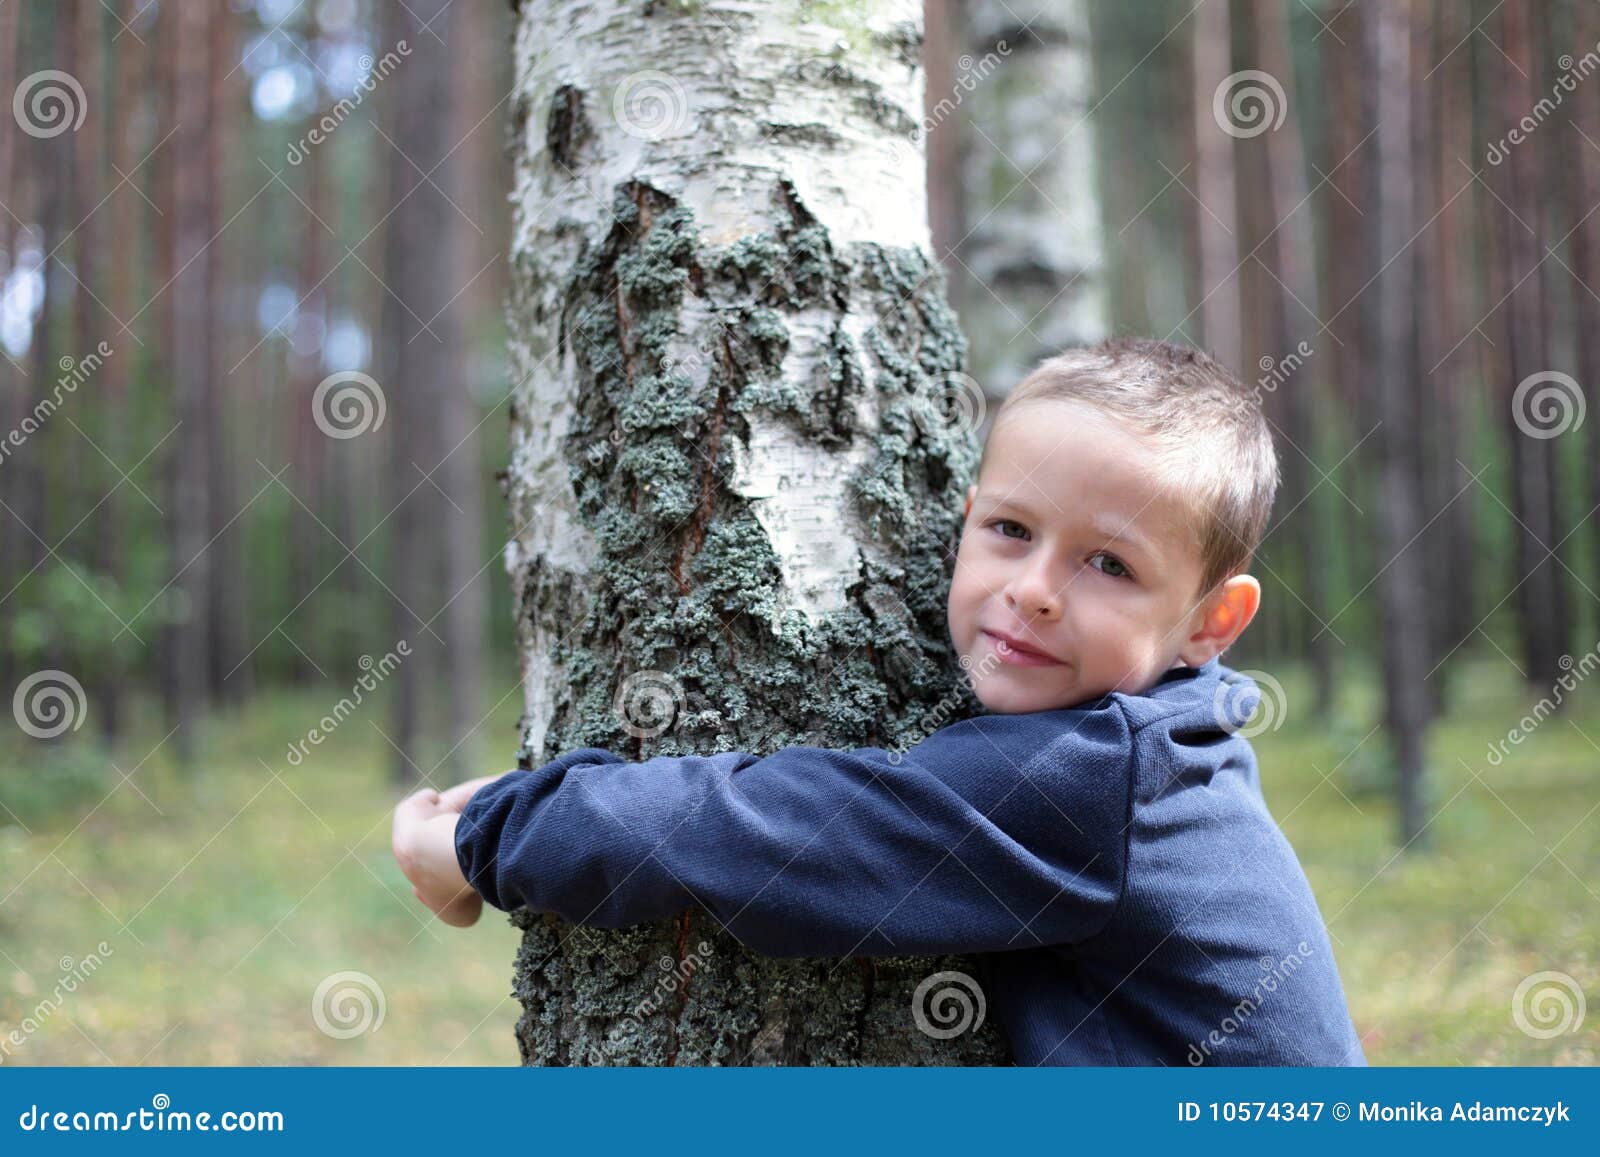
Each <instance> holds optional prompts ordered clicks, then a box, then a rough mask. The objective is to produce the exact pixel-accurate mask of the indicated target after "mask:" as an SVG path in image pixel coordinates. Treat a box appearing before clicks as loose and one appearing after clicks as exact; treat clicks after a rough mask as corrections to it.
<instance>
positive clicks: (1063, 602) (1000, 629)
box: [949, 400, 1213, 714]
mask: <svg viewBox="0 0 1600 1157" xmlns="http://www.w3.org/2000/svg"><path fill="white" fill-rule="evenodd" d="M1163 467H1164V463H1163V462H1162V460H1161V459H1160V458H1159V456H1158V454H1157V452H1156V451H1155V449H1154V448H1153V447H1151V446H1149V445H1147V444H1146V442H1145V441H1144V440H1143V439H1141V438H1140V437H1139V435H1138V434H1136V433H1135V432H1133V431H1132V430H1130V429H1129V428H1127V427H1126V426H1124V425H1123V424H1121V423H1119V422H1118V421H1117V420H1115V419H1114V418H1111V417H1109V416H1108V415H1105V414H1102V413H1101V412H1099V411H1098V410H1095V409H1092V408H1090V407H1087V406H1083V405H1080V404H1077V403H1073V402H1063V401H1055V400H1052V401H1045V402H1033V403H1025V404H1023V405H1022V406H1020V407H1018V408H1016V409H1014V410H1012V411H1011V412H1009V413H1007V414H1006V415H1005V416H1004V418H1003V419H1002V421H1001V422H1000V423H999V424H997V425H996V427H995V428H994V430H993V431H992V432H991V434H990V438H989V446H988V454H987V458H986V460H985V462H984V466H983V471H982V473H981V475H980V476H979V478H978V482H977V485H976V486H974V487H972V488H970V489H969V490H968V492H967V511H966V522H965V524H964V526H963V527H962V533H961V547H960V551H959V553H958V555H957V558H956V571H955V578H954V581H953V582H952V584H951V588H950V605H949V622H950V639H951V642H952V643H953V644H954V646H955V648H956V652H957V654H959V655H962V656H965V657H967V658H968V659H969V660H970V664H971V665H970V666H969V667H968V671H969V673H970V675H971V677H972V679H973V686H974V690H975V692H976V693H977V696H978V698H979V699H980V700H981V701H982V702H983V704H984V706H985V707H987V708H989V710H991V711H996V712H1002V713H1006V714H1012V713H1017V712H1024V711H1047V710H1052V709H1054V708H1058V707H1069V706H1072V705H1073V704H1075V703H1082V702H1084V701H1086V700H1090V699H1095V698H1098V697H1099V696H1101V695H1103V694H1105V693H1106V692H1108V691H1114V690H1117V691H1127V692H1137V691H1142V690H1144V689H1146V688H1147V687H1149V686H1150V685H1151V684H1152V683H1154V682H1155V681H1156V680H1157V679H1158V678H1160V677H1161V674H1162V673H1163V672H1164V671H1166V670H1167V669H1168V668H1170V667H1172V666H1173V665H1174V664H1175V663H1176V662H1177V661H1179V660H1180V659H1181V660H1183V661H1184V662H1185V663H1190V664H1191V665H1195V666H1198V665H1199V664H1200V663H1203V662H1205V660H1206V659H1207V658H1209V657H1210V654H1211V653H1213V651H1212V649H1208V648H1206V647H1205V646H1203V645H1202V646H1198V647H1197V646H1195V644H1194V642H1193V641H1192V640H1191V634H1192V632H1193V631H1194V630H1195V628H1196V625H1197V622H1198V620H1200V619H1204V618H1205V613H1204V611H1202V610H1201V609H1200V607H1199V606H1198V604H1197V599H1198V588H1199V585H1200V579H1201V573H1202V568H1201V560H1200V555H1199V548H1198V545H1197V542H1196V540H1195V538H1194V537H1193V536H1192V521H1193V516H1192V513H1191V511H1190V510H1189V509H1188V508H1187V507H1186V506H1185V505H1183V503H1182V502H1181V500H1180V499H1179V498H1178V496H1177V495H1175V494H1174V493H1173V492H1172V490H1171V489H1170V486H1164V485H1163V482H1162V479H1163V477H1170V467H1168V471H1169V472H1168V473H1166V474H1164V473H1163ZM1000 636H1009V637H1010V639H1012V640H1014V641H1015V642H1017V643H1020V644H1023V645H1025V646H1026V647H1029V648H1032V649H1034V651H1036V652H1040V653H1041V654H1038V655H1034V654H1027V653H1019V652H1018V651H1017V650H1015V649H1010V648H1008V647H1007V646H1006V644H1005V643H1004V642H1003V641H1002V639H1001V638H1000ZM1191 653H1192V658H1193V659H1194V660H1197V661H1195V662H1191Z"/></svg>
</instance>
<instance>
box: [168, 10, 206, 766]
mask: <svg viewBox="0 0 1600 1157" xmlns="http://www.w3.org/2000/svg"><path fill="white" fill-rule="evenodd" d="M171 15H172V22H173V25H172V32H171V36H170V39H169V44H170V46H171V49H172V52H173V55H174V62H173V68H174V89H173V92H174V103H175V105H176V108H177V111H178V120H177V122H176V131H175V132H174V133H173V139H172V165H173V179H172V187H173V205H174V220H173V225H172V236H173V245H174V249H173V269H174V270H177V271H179V272H178V277H177V281H176V282H175V283H174V284H173V286H172V289H171V290H170V292H171V294H172V335H171V342H172V368H173V387H174V391H175V393H176V395H177V401H178V405H177V409H178V417H179V419H180V420H181V421H182V425H181V426H180V427H179V428H178V432H177V434H176V435H175V437H174V441H175V442H176V451H175V462H174V464H173V471H174V477H173V483H172V505H171V506H170V507H169V509H168V518H169V525H170V527H171V532H170V533H171V549H172V569H173V573H174V576H175V577H174V580H173V583H172V589H173V591H174V592H175V593H176V594H177V596H178V605H179V611H178V619H177V621H176V623H174V625H173V627H172V630H171V645H170V646H169V647H168V649H167V652H166V656H167V662H168V665H169V675H168V678H169V681H170V687H171V692H172V696H173V701H172V708H173V712H174V720H173V721H174V722H175V723H176V724H177V726H178V732H177V735H176V736H175V738H174V744H175V750H176V752H177V755H178V759H179V761H180V762H181V763H182V764H184V765H185V766H188V765H190V764H191V763H192V762H193V759H194V754H195V745H196V741H197V736H196V734H195V729H196V726H197V724H198V723H199V720H200V718H201V716H202V714H203V713H204V710H205V708H206V706H207V704H208V701H209V687H208V682H209V680H208V678H207V676H208V672H209V665H208V661H209V657H210V651H211V648H210V643H209V639H208V628H209V627H210V625H211V614H210V609H209V602H208V595H209V593H210V589H211V565H212V563H211V559H210V557H209V554H208V552H207V550H206V545H207V544H206V539H207V537H208V528H209V526H210V514H209V501H208V499H209V494H208V491H207V487H206V481H207V476H208V471H207V439H206V432H207V430H208V428H209V425H208V422H207V417H206V414H207V405H208V404H207V399H206V395H207V393H208V391H210V390H211V389H213V388H214V386H215V383H214V381H213V380H212V377H211V352H210V351H211V340H212V334H211V325H210V321H211V312H210V310H211V292H212V280H211V273H212V258H211V254H210V251H209V245H208V243H209V241H210V237H211V234H210V232H209V231H208V225H209V224H210V220H211V210H210V204H209V202H210V196H211V190H212V181H211V174H210V171H209V164H208V162H209V159H210V158H209V150H208V147H207V145H208V134H209V132H210V123H211V100H210V95H211V94H210V74H209V70H208V68H207V64H206V61H207V58H208V53H209V49H210V47H211V21H212V20H214V19H215V18H216V15H215V14H214V13H213V11H212V10H211V9H210V7H209V6H207V5H203V4H193V5H186V6H184V7H181V8H174V10H173V12H172V14H171Z"/></svg>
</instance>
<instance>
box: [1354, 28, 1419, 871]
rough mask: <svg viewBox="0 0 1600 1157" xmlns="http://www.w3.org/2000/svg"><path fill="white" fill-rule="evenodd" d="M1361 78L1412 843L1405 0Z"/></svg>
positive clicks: (1390, 673)
mask: <svg viewBox="0 0 1600 1157" xmlns="http://www.w3.org/2000/svg"><path fill="white" fill-rule="evenodd" d="M1363 20H1364V23H1365V24H1366V28H1365V43H1366V49H1367V53H1368V68H1369V73H1368V75H1370V76H1372V77H1374V78H1376V79H1375V83H1376V87H1377V92H1376V97H1377V117H1376V122H1377V126H1378V131H1377V135H1376V137H1375V143H1376V145H1377V165H1376V167H1375V172H1374V174H1373V175H1374V191H1375V196H1374V197H1373V199H1372V201H1371V202H1370V204H1371V209H1370V211H1369V217H1370V219H1371V220H1372V223H1373V230H1372V240H1373V242H1375V245H1376V252H1375V254H1374V256H1375V257H1376V261H1375V262H1374V265H1375V267H1383V273H1382V274H1381V275H1380V276H1379V277H1378V279H1377V281H1376V282H1375V283H1374V285H1373V286H1372V288H1371V289H1370V290H1368V292H1369V293H1370V294H1372V295H1373V296H1372V298H1371V304H1370V307H1369V308H1371V309H1372V311H1373V314H1372V331H1371V332H1372V334H1373V339H1374V340H1373V353H1374V361H1373V364H1372V365H1371V367H1370V369H1371V373H1372V376H1373V379H1374V385H1375V387H1376V388H1375V394H1376V400H1377V404H1378V414H1379V417H1380V418H1381V419H1382V421H1383V428H1382V429H1381V430H1380V431H1379V432H1378V438H1379V448H1380V451H1379V452H1380V455H1381V466H1380V477H1381V482H1382V487H1383V502H1382V504H1381V513H1380V515H1379V517H1380V518H1381V520H1382V531H1381V533H1382V541H1383V547H1382V549H1383V554H1384V558H1385V559H1386V569H1384V571H1383V573H1382V574H1381V575H1380V576H1379V578H1378V580H1377V586H1378V601H1379V604H1380V607H1381V609H1382V628H1383V629H1382V635H1383V646H1384V650H1385V651H1386V652H1387V655H1388V661H1387V662H1386V663H1385V665H1384V667H1385V672H1384V673H1385V701H1386V703H1387V707H1388V719H1387V722H1388V725H1389V737H1390V741H1391V745H1392V747H1391V750H1392V753H1393V757H1394V764H1395V777H1396V787H1397V794H1398V798H1399V814H1400V825H1399V826H1400V833H1399V834H1400V840H1401V843H1402V844H1403V845H1404V844H1409V843H1410V842H1411V841H1413V840H1414V839H1416V838H1417V837H1418V836H1419V835H1420V834H1421V832H1422V827H1423V821H1422V771H1423V758H1424V748H1423V742H1424V731H1425V727H1426V723H1427V702H1426V697H1425V694H1424V690H1423V685H1422V680H1423V676H1424V675H1426V673H1427V663H1426V661H1425V656H1426V655H1427V626H1426V622H1427V619H1426V614H1427V608H1426V606H1425V604H1424V601H1423V585H1422V584H1423V574H1422V559H1421V557H1420V551H1419V550H1418V549H1417V547H1416V544H1415V538H1416V535H1417V532H1418V531H1419V530H1420V529H1421V527H1422V517H1421V512H1420V506H1419V503H1420V495H1419V494H1418V491H1417V481H1416V473H1415V470H1414V468H1413V466H1412V463H1411V455H1412V454H1413V453H1414V447H1415V444H1416V436H1417V431H1416V428H1415V417H1414V406H1413V396H1414V394H1415V391H1416V378H1417V367H1416V345H1415V342H1414V341H1413V337H1414V334H1413V332H1412V310H1411V306H1412V303H1413V302H1414V301H1415V290H1416V272H1415V255H1414V251H1413V250H1412V249H1411V248H1410V239H1411V237H1412V235H1413V233H1414V232H1415V229H1414V227H1413V224H1412V213H1413V211H1414V199H1413V198H1414V193H1413V188H1412V185H1413V180H1414V173H1413V165H1412V160H1413V158H1412V142H1411V111H1412V110H1411V37H1410V33H1411V28H1410V22H1409V21H1410V18H1409V16H1408V14H1407V12H1406V9H1405V7H1404V2H1403V0H1378V2H1377V3H1376V4H1374V5H1372V7H1370V8H1367V9H1364V10H1363Z"/></svg>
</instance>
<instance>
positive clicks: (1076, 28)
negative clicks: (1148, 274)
mask: <svg viewBox="0 0 1600 1157" xmlns="http://www.w3.org/2000/svg"><path fill="white" fill-rule="evenodd" d="M967 10H968V16H967V36H968V49H967V51H966V52H965V53H964V54H963V55H962V56H961V57H960V58H959V59H958V60H957V61H956V73H955V83H954V86H953V87H952V90H951V92H950V93H949V94H938V93H935V94H933V98H932V99H931V100H930V102H929V103H930V104H931V105H932V106H933V112H932V114H930V115H931V117H932V118H934V119H937V118H938V115H939V107H940V105H939V101H940V98H941V97H945V98H946V99H948V100H950V101H951V102H952V103H955V102H959V103H960V105H961V108H962V109H963V112H964V117H963V119H964V125H963V128H964V131H965V134H966V140H965V142H964V146H965V149H964V151H965V154H966V162H965V170H966V177H965V179H966V184H967V197H966V212H967V223H966V225H965V227H964V232H966V237H965V240H964V241H963V242H962V243H961V244H960V245H958V246H957V255H958V256H959V257H960V259H961V261H962V263H963V264H964V265H965V266H966V276H965V277H964V278H963V279H962V280H961V282H960V296H959V305H958V308H959V312H960V314H961V320H962V325H963V327H964V328H965V330H966V332H967V334H968V337H969V340H970V342H971V356H970V358H969V364H970V367H971V368H970V372H971V373H972V375H973V376H974V377H975V378H977V380H978V381H979V382H980V383H982V386H983V389H984V391H985V393H986V394H988V395H989V396H990V397H993V398H999V397H1002V396H1004V395H1005V394H1006V393H1007V392H1009V391H1010V389H1011V387H1012V386H1014V385H1015V384H1016V383H1017V382H1018V381H1019V380H1020V379H1021V378H1022V377H1023V376H1025V375H1026V374H1027V372H1028V371H1029V370H1030V369H1032V368H1033V366H1034V365H1035V364H1036V363H1037V362H1038V361H1039V360H1040V359H1042V358H1044V357H1047V356H1049V355H1051V354H1055V353H1058V352H1059V351H1060V350H1061V349H1062V348H1063V347H1066V346H1073V345H1084V344H1088V343H1092V342H1096V341H1099V340H1100V339H1101V338H1103V337H1105V336H1106V331H1107V327H1108V325H1109V322H1108V318H1107V313H1108V307H1107V293H1106V285H1105V255H1104V239H1105V238H1104V227H1103V225H1102V222H1101V213H1100V190H1099V184H1098V176H1097V164H1096V159H1095V132H1094V120H1093V118H1092V117H1091V116H1090V115H1089V111H1090V108H1091V107H1092V105H1093V101H1094V78H1093V72H1092V69H1091V57H1090V41H1089V34H1090V30H1089V16H1088V5H1087V3H1086V0H975V2H974V3H972V4H970V5H968V7H967ZM933 131H939V128H938V127H934V128H933Z"/></svg>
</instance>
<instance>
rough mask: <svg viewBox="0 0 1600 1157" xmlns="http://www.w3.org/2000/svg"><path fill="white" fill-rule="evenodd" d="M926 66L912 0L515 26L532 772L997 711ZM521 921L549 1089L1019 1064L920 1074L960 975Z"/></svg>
mask: <svg viewBox="0 0 1600 1157" xmlns="http://www.w3.org/2000/svg"><path fill="white" fill-rule="evenodd" d="M921 42H922V24H921V12H920V3H919V2H918V0H875V2H873V3H871V4H855V3H849V4H845V3H841V4H829V5H821V4H809V3H801V2H800V0H705V2H703V3H699V4H695V5H692V6H689V5H677V4H654V5H638V4H627V3H622V2H620V0H562V2H561V3H553V2H549V3H534V2H532V0H523V3H522V4H521V6H520V11H519V14H518V24H517V33H516V46H515V52H516V59H515V65H516V75H517V77H518V78H519V79H518V81H517V90H516V92H515V96H514V105H513V114H512V126H513V138H514V140H513V155H514V172H515V178H514V193H513V197H512V201H513V227H512V240H511V258H512V270H511V291H510V301H509V315H510V316H509V327H510V334H511V358H512V368H513V381H514V382H515V383H517V385H516V388H515V390H514V393H513V397H512V447H511V455H512V458H511V465H510V468H509V470H508V471H507V474H506V478H507V493H508V497H509V499H510V506H511V517H512V528H513V536H512V539H511V541H510V543H509V545H508V547H507V552H506V562H507V566H508V568H509V571H510V575H511V581H512V591H513V595H514V599H515V604H516V612H517V629H518V646H519V652H520V657H521V669H522V678H523V684H524V696H525V702H524V716H523V720H522V732H523V735H522V739H523V743H522V748H521V751H520V753H519V762H520V763H521V764H522V765H523V766H525V767H532V766H535V765H537V764H538V763H539V762H541V761H542V760H545V759H548V758H552V757H554V756H555V755H556V754H558V753H559V752H561V751H565V750H570V749H572V748H574V747H578V746H583V745H586V744H593V745H600V746H605V747H609V748H610V749H611V750H613V751H616V752H618V753H619V754H622V755H625V756H626V757H628V758H632V759H642V758H647V757H648V756H649V755H652V754H656V753H686V752H690V751H698V752H713V751H719V750H730V749H733V750H746V751H755V752H761V753H765V752H769V751H772V750H774V749H776V748H778V747H780V746H783V745H785V744H790V743H800V742H805V743H813V744H818V745H823V746H830V747H841V748H848V747H851V746H855V745H859V744H876V745H881V746H893V745H895V744H897V743H901V742H910V741H914V740H916V739H918V738H920V737H921V736H922V735H924V734H926V733H927V732H930V731H932V730H934V729H935V728H937V727H938V726H941V725H943V724H945V723H948V722H952V721H954V720H955V719H958V718H961V717H963V716H965V715H968V714H972V713H974V712H975V711H976V710H977V704H976V701H975V700H973V699H972V698H971V695H970V691H968V690H967V688H966V686H965V684H964V683H963V682H962V681H961V680H960V679H959V678H957V675H958V674H959V672H958V669H957V668H956V666H955V663H954V661H953V657H952V655H951V652H950V648H949V640H948V632H947V628H946V623H945V601H946V594H947V591H948V583H949V579H950V573H951V569H952V567H953V550H954V547H955V544H956V539H957V533H958V530H959V522H960V519H959V515H960V511H961V496H962V493H963V489H964V487H965V486H966V485H967V483H968V482H969V481H970V479H971V476H972V472H973V469H974V467H975V465H976V458H977V445H976V441H975V438H974V434H973V432H974V428H975V427H976V425H977V423H976V421H974V420H972V418H973V417H975V415H973V414H971V413H970V412H969V411H966V410H962V409H961V406H962V405H963V404H966V405H972V397H971V395H970V394H965V395H963V394H960V393H957V395H956V397H955V402H956V405H955V406H954V407H951V406H949V405H947V404H941V403H949V402H950V401H951V395H950V394H949V393H948V392H947V387H949V386H951V385H952V381H951V376H952V375H954V374H955V373H956V372H957V371H959V370H960V368H961V361H962V356H963V342H962V338H961V336H960V334H959V332H958V330H957V327H956V325H955V321H954V317H953V315H952V314H951V312H950V310H949V309H948V307H947V306H946V304H945V301H944V297H943V279H942V277H941V275H940V274H939V271H938V268H937V266H936V265H935V264H934V263H933V262H932V260H931V258H930V256H929V252H928V226H927V213H926V194H925V191H924V187H923V166H922V157H921V148H920V145H918V144H917V143H916V138H917V135H918V134H917V133H916V129H917V126H918V124H919V117H920V113H921V97H922V79H921V71H920V67H921V66H920V59H921ZM952 410H956V411H958V412H957V413H955V416H954V418H952V417H951V411H952ZM941 713H944V714H941ZM516 920H517V922H518V923H519V924H520V925H521V926H522V927H523V928H524V929H525V933H526V934H525V938H524V941H523V946H522V950H521V952H520V953H519V956H518V959H517V975H516V980H515V994H516V996H517V997H518V998H519V999H520V1000H521V1001H522V1003H523V1006H524V1009H525V1015H524V1016H523V1017H522V1018H521V1020H520V1022H519V1024H518V1028H517V1035H518V1040H519V1043H520V1046H521V1050H522V1056H523V1059H524V1061H525V1062H526V1063H528V1064H541V1065H542V1064H675V1063H677V1064H853V1063H866V1064H886V1063H892V1064H919V1063H946V1064H963V1063H1001V1062H1003V1061H1004V1059H1005V1052H1004V1046H1003V1043H1002V1041H1001V1039H1000V1037H999V1036H998V1034H997V1031H996V1028H995V1025H994V1021H993V1018H989V1019H987V1020H985V1021H984V1022H983V1023H982V1024H981V1025H973V1026H972V1027H971V1029H970V1030H969V1031H966V1032H962V1033H960V1034H959V1035H956V1036H954V1037H952V1038H950V1039H935V1038H934V1037H933V1036H930V1035H926V1034H924V1033H923V1032H921V1031H919V1029H918V1027H917V1022H916V1018H915V1017H914V1016H913V1010H912V997H913V994H914V992H915V991H916V990H917V988H918V985H919V983H920V982H922V981H923V980H924V979H926V978H928V977H929V976H930V975H931V974H933V973H936V972H940V971H944V970H958V971H962V972H966V973H968V974H969V975H972V974H973V973H974V969H973V967H972V966H971V964H970V962H966V961H962V960H953V959H913V958H893V959H890V958H877V959H872V960H843V961H840V960H769V959H763V958H761V957H758V956H755V955H753V954H751V953H748V952H746V951H745V950H743V949H742V948H741V946H740V945H739V944H738V943H737V942H736V941H735V940H733V939H732V938H731V937H729V936H726V935H723V934H721V933H720V932H719V931H717V929H716V928H715V926H714V925H713V923H712V922H711V921H710V920H709V918H707V917H706V916H705V915H704V914H703V913H702V912H700V911H698V910H693V911H690V912H686V913H684V914H682V915H681V916H680V917H678V918H676V919H674V920H672V921H670V922H667V923H664V924H661V925H643V926H638V927H635V928H629V929H623V930H620V931H616V932H608V931H602V930H597V929H580V928H575V927H573V926H570V925H567V924H564V923H562V922H560V921H559V920H557V919H556V918H554V917H551V916H545V915H535V914H531V913H528V912H526V911H523V912H519V913H517V915H516ZM925 1023H926V1022H925Z"/></svg>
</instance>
